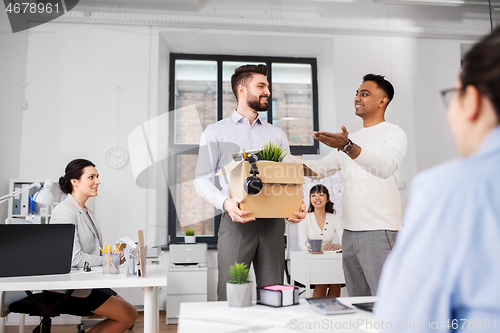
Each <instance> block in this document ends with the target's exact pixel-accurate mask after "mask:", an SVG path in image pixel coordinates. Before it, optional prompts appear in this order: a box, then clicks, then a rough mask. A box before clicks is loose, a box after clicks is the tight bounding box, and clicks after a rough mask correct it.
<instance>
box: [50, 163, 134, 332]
mask: <svg viewBox="0 0 500 333" xmlns="http://www.w3.org/2000/svg"><path fill="white" fill-rule="evenodd" d="M65 172H66V174H65V175H64V176H63V177H61V178H60V179H59V186H60V188H61V191H62V192H63V193H66V194H68V196H67V197H66V199H65V200H64V201H63V202H61V203H60V204H59V205H57V206H56V207H55V208H54V211H53V212H52V218H51V220H50V223H74V224H75V226H76V228H75V239H74V243H73V261H72V265H73V266H74V267H78V268H81V267H83V266H84V264H85V262H88V263H89V264H90V266H99V265H102V256H101V255H100V249H99V247H103V242H102V235H101V232H100V231H99V227H98V226H97V224H96V223H95V218H94V216H93V214H92V212H91V211H90V210H89V209H87V207H86V206H85V203H86V202H87V200H88V199H89V198H90V197H95V196H97V188H98V187H99V185H100V181H99V174H98V173H97V170H96V168H95V165H94V164H93V163H92V162H90V161H88V160H84V159H77V160H73V161H71V162H70V163H69V164H68V165H67V166H66V170H65ZM123 262H124V259H123V258H122V260H121V262H120V263H123ZM46 293H48V294H50V293H51V292H46ZM62 306H63V308H64V309H65V310H67V311H65V312H66V313H70V314H76V315H80V316H90V315H92V314H96V315H100V316H104V317H106V318H107V319H106V320H103V321H101V322H99V323H98V324H97V325H95V326H94V327H92V329H91V330H90V331H89V332H92V333H96V332H108V333H109V332H125V331H126V330H128V329H129V328H130V327H132V326H133V325H134V323H135V320H136V319H137V310H136V308H135V307H134V306H133V305H132V304H130V303H129V302H127V301H126V300H124V299H123V298H122V297H120V296H119V295H117V294H116V292H114V291H113V290H111V289H108V288H104V289H91V290H75V291H74V292H73V293H72V294H71V297H69V299H68V300H66V301H65V302H64V303H63V305H62Z"/></svg>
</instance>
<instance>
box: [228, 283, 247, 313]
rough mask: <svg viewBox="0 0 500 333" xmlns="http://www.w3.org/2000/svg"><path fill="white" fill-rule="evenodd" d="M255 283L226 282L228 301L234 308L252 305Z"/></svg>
mask: <svg viewBox="0 0 500 333" xmlns="http://www.w3.org/2000/svg"><path fill="white" fill-rule="evenodd" d="M252 291H253V283H252V282H248V283H245V284H236V283H226V292H227V303H228V305H229V306H230V307H232V308H242V307H244V306H250V305H252Z"/></svg>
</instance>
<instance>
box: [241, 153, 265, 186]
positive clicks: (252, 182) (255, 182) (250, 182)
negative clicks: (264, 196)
mask: <svg viewBox="0 0 500 333" xmlns="http://www.w3.org/2000/svg"><path fill="white" fill-rule="evenodd" d="M245 161H248V162H250V173H251V174H252V176H250V177H248V178H247V179H245V182H244V183H243V188H244V189H245V192H247V193H248V194H250V195H256V194H259V193H260V191H261V190H262V180H261V179H260V178H259V177H257V176H256V175H258V174H259V169H257V163H256V162H257V160H256V159H255V157H253V155H248V156H247V157H245Z"/></svg>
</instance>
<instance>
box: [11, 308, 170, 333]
mask: <svg viewBox="0 0 500 333" xmlns="http://www.w3.org/2000/svg"><path fill="white" fill-rule="evenodd" d="M165 320H166V319H165V311H160V333H177V325H167V324H165ZM34 328H35V326H31V325H26V327H25V330H24V331H25V332H26V333H30V332H32V331H33V329H34ZM5 332H6V333H18V332H19V328H18V327H17V326H7V327H6V328H5ZM51 332H52V333H71V332H75V333H76V332H78V329H77V328H76V325H53V326H52V330H51ZM127 332H129V333H143V332H144V312H139V317H138V318H137V321H136V322H135V325H134V328H133V329H132V330H130V331H127Z"/></svg>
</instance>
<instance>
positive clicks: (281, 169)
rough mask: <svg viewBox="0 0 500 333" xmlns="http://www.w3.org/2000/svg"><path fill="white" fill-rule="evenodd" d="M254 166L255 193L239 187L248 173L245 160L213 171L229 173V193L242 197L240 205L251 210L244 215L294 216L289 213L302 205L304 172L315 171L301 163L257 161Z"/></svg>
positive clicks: (313, 173) (256, 216) (296, 210)
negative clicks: (258, 183) (258, 185)
mask: <svg viewBox="0 0 500 333" xmlns="http://www.w3.org/2000/svg"><path fill="white" fill-rule="evenodd" d="M257 168H258V169H259V174H258V175H257V176H258V177H259V178H260V179H261V180H262V183H263V188H262V191H261V192H260V193H259V194H256V195H248V194H247V193H246V192H245V190H244V189H243V184H244V182H245V180H246V179H247V178H248V177H250V176H251V174H250V163H249V162H248V161H239V162H231V163H229V164H227V165H226V166H225V167H224V168H222V169H221V170H220V171H219V172H218V173H217V174H216V175H217V176H224V175H229V196H230V197H231V198H234V197H238V198H242V199H243V201H242V202H241V204H240V209H241V210H244V211H251V212H252V214H250V215H245V217H255V218H288V217H291V218H293V217H295V215H293V213H294V212H298V211H299V210H300V207H301V205H302V186H303V184H304V175H306V176H315V175H316V173H315V172H314V171H312V170H311V169H309V168H308V167H306V166H305V165H304V164H301V163H283V162H270V161H257Z"/></svg>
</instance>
